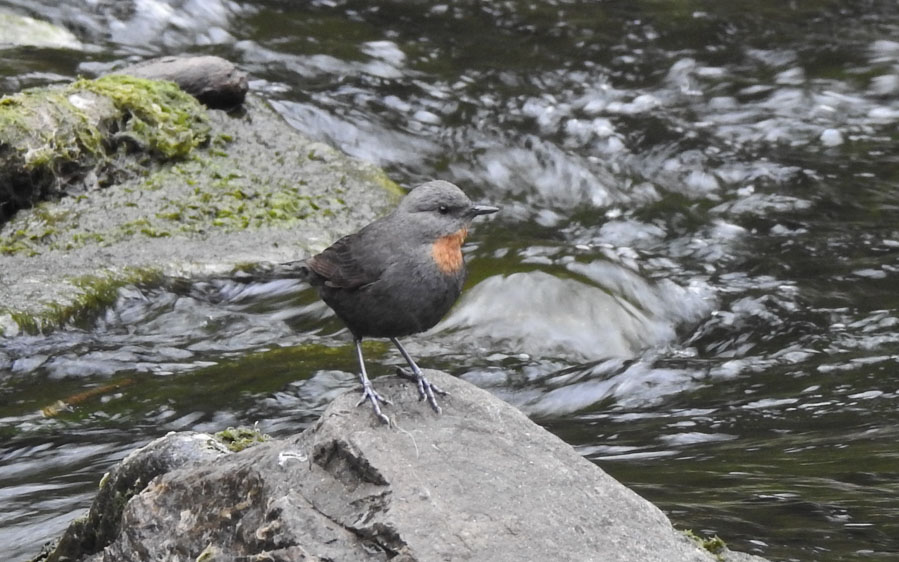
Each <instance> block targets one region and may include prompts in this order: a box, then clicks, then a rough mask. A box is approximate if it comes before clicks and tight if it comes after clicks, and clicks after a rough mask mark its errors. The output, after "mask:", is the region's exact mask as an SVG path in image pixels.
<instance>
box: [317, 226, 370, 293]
mask: <svg viewBox="0 0 899 562" xmlns="http://www.w3.org/2000/svg"><path fill="white" fill-rule="evenodd" d="M358 237H359V234H358V233H356V234H350V235H349V236H344V237H343V238H341V239H340V240H338V241H337V242H335V243H334V244H332V245H331V246H329V247H328V248H326V249H325V250H324V251H322V252H321V253H320V254H316V255H314V256H312V257H311V258H309V259H308V260H306V265H307V266H308V267H309V269H311V270H312V271H314V272H315V273H316V274H318V275H319V276H320V277H322V278H323V281H324V284H325V285H326V286H328V287H335V288H339V289H356V288H358V287H361V286H363V285H368V284H369V283H374V282H375V281H377V280H378V278H380V277H381V273H382V271H383V268H382V267H373V261H374V260H366V256H365V255H357V253H358V250H354V248H358V246H359V245H358V243H357V244H354V242H355V241H357V239H358Z"/></svg>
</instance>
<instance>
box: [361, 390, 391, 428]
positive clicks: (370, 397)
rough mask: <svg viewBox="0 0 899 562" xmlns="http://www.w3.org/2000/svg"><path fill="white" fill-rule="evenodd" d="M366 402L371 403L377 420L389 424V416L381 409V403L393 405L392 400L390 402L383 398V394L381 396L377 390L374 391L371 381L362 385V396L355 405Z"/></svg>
mask: <svg viewBox="0 0 899 562" xmlns="http://www.w3.org/2000/svg"><path fill="white" fill-rule="evenodd" d="M366 402H370V403H371V407H372V409H373V410H374V411H375V415H376V416H377V417H378V419H379V420H381V421H382V422H384V423H386V424H387V425H390V418H388V417H387V416H386V415H385V414H384V413H383V412H382V411H381V404H387V405H388V406H393V402H391V401H390V400H388V399H386V398H384V397H383V396H381V395H380V394H378V393H377V391H375V389H374V388H372V386H371V383H368V384H363V385H362V398H361V399H359V402H357V403H356V407H357V408H358V407H359V406H361V405H362V404H365V403H366Z"/></svg>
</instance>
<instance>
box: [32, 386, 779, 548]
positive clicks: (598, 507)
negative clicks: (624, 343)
mask: <svg viewBox="0 0 899 562" xmlns="http://www.w3.org/2000/svg"><path fill="white" fill-rule="evenodd" d="M428 375H429V377H430V378H431V380H432V381H433V382H435V383H436V384H437V385H439V386H440V387H442V388H444V389H445V390H447V391H449V393H450V395H449V396H447V397H445V398H444V399H443V400H442V403H443V406H444V413H443V414H441V415H439V416H438V415H435V414H434V413H433V412H432V411H431V409H430V408H429V407H428V405H427V404H426V403H423V402H420V401H419V400H418V394H417V390H416V389H415V387H414V385H412V384H410V383H408V382H407V381H405V380H403V379H400V378H397V377H384V378H379V379H377V380H376V386H377V387H378V390H379V392H381V393H382V394H384V395H385V396H387V397H389V398H390V399H391V400H392V401H393V403H394V404H393V405H392V406H388V407H387V412H388V414H389V415H390V417H391V420H392V422H393V424H392V427H387V426H385V425H382V424H381V423H380V422H379V421H378V420H377V419H376V418H375V417H374V416H373V415H372V413H371V411H370V409H369V408H368V407H365V406H363V407H359V408H357V407H356V400H357V399H358V396H357V393H355V392H350V393H347V394H344V395H342V396H341V397H339V398H338V399H337V400H335V402H334V403H333V404H332V405H331V406H329V407H328V409H327V410H326V411H325V413H324V414H323V415H322V417H321V419H320V420H319V421H318V422H316V423H315V424H314V425H313V426H312V427H310V428H309V429H308V430H307V431H305V432H303V433H302V434H299V435H295V436H293V437H288V438H286V439H277V440H271V441H267V442H265V443H262V444H259V445H256V446H254V447H252V448H249V449H246V450H243V451H241V452H239V453H222V452H221V451H220V449H219V448H218V446H213V450H212V452H207V453H203V454H198V455H194V456H190V455H185V457H184V458H185V459H186V460H185V463H184V464H183V465H181V466H180V468H174V469H172V470H169V471H167V472H165V473H164V474H161V475H160V476H158V477H156V478H155V479H153V480H152V481H150V482H149V484H147V485H146V487H145V488H143V489H138V488H140V486H130V487H129V486H127V485H125V484H124V483H122V482H121V478H119V479H118V480H116V482H118V484H117V485H118V487H119V488H121V489H131V490H134V493H133V494H132V495H130V496H129V497H130V500H129V501H128V502H127V504H126V505H125V507H124V510H123V511H122V515H121V521H120V524H119V525H118V527H117V529H118V530H117V533H115V536H108V535H109V534H107V536H108V538H109V541H108V544H98V543H94V544H91V545H89V546H90V548H82V549H81V550H79V547H80V546H85V545H80V544H78V543H77V541H72V540H68V541H63V542H61V543H60V549H58V550H57V551H56V552H54V553H52V554H51V555H49V556H42V557H39V558H37V559H36V560H88V561H91V562H100V561H104V562H112V561H120V560H160V561H163V560H166V561H175V560H190V561H193V560H202V561H207V562H208V561H213V560H246V561H250V560H277V561H293V560H405V561H411V560H422V561H436V560H484V561H488V560H489V561H494V560H496V561H505V560H510V561H512V560H514V561H527V560H577V561H584V560H601V561H606V562H615V561H622V562H623V561H634V562H637V561H639V562H652V561H658V562H677V561H695V562H711V561H714V560H745V561H749V560H761V559H760V558H757V557H754V556H750V555H745V554H739V553H734V552H731V551H728V550H726V549H725V550H724V551H723V552H722V553H719V557H717V558H716V555H713V554H711V553H709V552H708V551H706V550H703V549H702V548H700V547H699V546H698V545H697V543H696V542H694V541H693V540H690V539H688V538H687V537H686V536H685V535H684V534H683V533H681V532H679V531H677V530H675V529H674V528H673V527H672V525H671V523H670V522H669V520H668V518H667V517H666V516H665V515H664V514H663V513H662V512H661V511H660V510H659V509H658V508H656V507H655V506H653V505H652V504H651V503H649V502H648V501H646V500H644V499H642V498H641V497H640V496H638V495H637V494H635V493H634V492H632V491H631V490H629V489H628V488H626V487H625V486H623V485H621V484H620V483H618V482H617V481H616V480H614V479H613V478H611V477H610V476H608V475H607V474H606V473H605V472H603V471H602V470H601V469H599V468H598V467H596V466H595V465H593V464H592V463H590V462H589V461H587V460H585V459H584V458H582V457H581V456H580V455H578V454H577V452H576V451H574V449H572V448H571V447H570V446H568V445H566V444H565V443H563V442H562V441H561V440H559V439H558V438H557V437H555V436H553V435H552V434H550V433H549V432H547V431H546V430H544V429H542V428H540V427H539V426H537V425H536V424H534V423H533V422H531V421H530V420H529V419H528V418H527V417H525V416H524V415H523V414H522V413H520V412H519V411H518V410H516V409H515V408H513V407H512V406H509V405H508V404H506V403H504V402H502V401H500V400H499V399H497V398H495V397H493V396H491V395H490V394H489V393H487V392H485V391H483V390H481V389H478V388H477V387H475V386H473V385H471V384H469V383H467V382H465V381H462V380H459V379H456V378H453V377H451V376H448V375H446V374H443V373H439V372H434V371H431V372H429V374H428ZM179 435H182V434H169V435H168V436H166V437H164V438H162V440H157V441H156V442H154V443H151V444H150V445H148V447H147V448H152V449H154V450H158V451H165V450H168V449H169V448H175V449H176V450H178V449H179V448H180V447H182V446H183V444H184V443H185V442H191V443H194V444H195V446H197V447H199V448H201V449H203V450H208V449H209V447H210V445H209V440H211V439H212V437H211V436H207V437H208V438H207V439H204V438H199V437H197V435H198V434H190V435H188V436H187V437H179ZM166 442H171V443H172V445H171V447H167V446H165V445H164V443H166ZM204 455H205V456H206V457H208V458H206V457H204ZM163 456H164V457H165V458H168V457H170V456H171V455H170V454H164V455H163ZM135 459H138V460H140V459H144V460H143V461H142V462H144V463H151V462H152V461H151V460H150V459H152V455H140V454H132V455H131V456H129V458H128V459H126V460H125V461H124V462H125V463H126V464H127V463H128V462H129V460H132V461H133V460H135ZM163 464H165V463H163ZM169 464H170V463H169ZM154 466H155V465H154ZM124 473H129V474H142V473H144V472H142V471H140V470H135V469H128V470H125V469H122V467H121V466H120V467H119V468H117V469H116V470H115V471H113V474H115V475H120V474H124ZM151 473H152V471H151ZM109 480H112V478H111V477H110V478H109ZM110 485H111V484H110V483H109V482H106V483H105V484H104V486H110ZM110 496H111V494H108V493H107V494H106V495H105V497H106V498H107V499H106V500H103V499H102V498H104V492H103V491H101V493H100V496H98V500H97V501H98V502H102V501H105V502H106V503H107V504H108V505H109V508H110V509H114V507H115V502H114V501H111V500H109V497H110ZM102 510H103V507H102V505H101V506H98V505H97V504H95V505H94V507H93V508H92V511H91V513H92V514H93V513H95V512H101V511H102ZM90 520H91V519H90V518H88V521H90ZM97 520H99V519H97ZM79 524H80V525H81V527H80V528H79V533H80V534H79V535H78V536H96V533H95V534H91V533H90V532H89V530H86V529H85V528H84V523H83V520H82V522H81V523H79ZM70 535H71V533H67V536H70ZM62 547H65V550H62Z"/></svg>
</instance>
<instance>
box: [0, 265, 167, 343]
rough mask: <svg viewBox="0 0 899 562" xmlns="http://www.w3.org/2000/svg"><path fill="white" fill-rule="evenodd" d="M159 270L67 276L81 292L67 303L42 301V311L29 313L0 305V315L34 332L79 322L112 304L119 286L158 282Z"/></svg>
mask: <svg viewBox="0 0 899 562" xmlns="http://www.w3.org/2000/svg"><path fill="white" fill-rule="evenodd" d="M161 278H162V274H161V273H160V272H159V271H158V270H155V269H150V268H127V269H126V270H125V271H124V272H122V273H119V274H116V275H115V276H113V275H112V274H107V276H83V277H75V278H70V279H67V282H68V283H70V284H71V285H74V286H76V287H78V289H79V290H80V293H79V295H78V296H77V297H75V298H74V299H72V300H71V301H70V302H68V303H66V304H64V305H63V304H58V303H56V302H46V303H44V307H43V312H42V313H40V314H39V315H29V314H27V313H24V312H21V311H18V310H9V309H5V308H3V307H0V316H3V315H5V314H6V315H9V317H10V318H12V320H13V321H14V322H15V323H16V325H17V326H18V328H19V330H21V331H23V332H26V333H31V334H36V333H40V332H48V331H50V330H53V329H56V328H58V327H60V326H62V325H64V324H76V325H77V324H82V323H84V322H86V321H89V320H91V319H92V318H93V317H94V316H95V315H96V314H97V313H98V311H100V310H102V309H103V308H105V307H107V306H109V305H111V304H113V303H114V302H115V300H116V298H117V296H118V290H119V289H120V288H121V287H124V286H126V285H134V284H146V283H154V282H159V280H160V279H161Z"/></svg>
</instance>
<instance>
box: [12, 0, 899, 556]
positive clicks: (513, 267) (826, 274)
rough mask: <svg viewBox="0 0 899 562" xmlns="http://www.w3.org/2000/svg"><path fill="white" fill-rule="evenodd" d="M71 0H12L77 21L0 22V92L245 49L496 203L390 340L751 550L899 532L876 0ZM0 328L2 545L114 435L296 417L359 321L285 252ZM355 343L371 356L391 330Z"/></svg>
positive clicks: (353, 137)
mask: <svg viewBox="0 0 899 562" xmlns="http://www.w3.org/2000/svg"><path fill="white" fill-rule="evenodd" d="M59 4H60V3H57V2H51V1H50V0H46V1H43V2H42V1H38V0H2V1H0V7H2V8H3V9H7V10H12V11H16V12H18V13H28V14H31V15H34V16H40V17H41V18H42V19H46V20H49V21H53V22H55V23H57V24H62V25H64V26H66V27H67V28H68V29H70V30H71V31H72V32H73V33H74V34H75V36H76V37H77V38H78V40H80V41H81V42H82V44H83V46H84V49H83V50H82V51H80V52H78V51H75V52H73V51H64V50H54V49H40V48H38V49H35V48H19V49H7V50H5V51H3V53H4V57H3V60H0V69H2V72H0V74H2V75H0V92H2V93H8V92H12V91H16V90H18V89H20V88H24V87H29V86H34V85H39V84H45V83H48V82H55V81H67V80H70V79H72V78H73V77H75V76H77V75H79V74H81V75H94V74H97V73H100V72H104V71H106V70H108V69H110V68H114V67H115V66H116V65H119V64H121V63H122V61H124V60H126V59H129V58H138V57H139V58H145V57H151V56H158V55H164V54H174V53H181V52H193V53H198V52H202V53H213V54H218V55H221V56H224V57H226V58H228V59H230V60H232V61H234V62H236V63H237V64H238V65H240V66H241V67H242V68H244V69H245V70H247V71H248V72H249V73H250V74H251V75H252V77H253V80H252V82H251V88H252V90H253V91H254V92H255V93H256V94H258V95H260V96H262V97H265V98H266V99H268V100H270V101H271V103H272V104H273V106H274V107H275V108H276V110H277V111H278V112H279V113H281V114H282V115H283V116H284V117H285V119H287V120H288V122H290V123H291V124H292V125H294V126H295V127H296V128H297V129H299V130H301V131H302V132H304V133H305V134H307V135H310V136H312V137H315V138H318V139H321V140H325V141H327V142H329V143H331V144H333V145H335V146H337V147H339V148H340V149H341V150H343V151H345V152H347V153H349V154H351V155H353V156H357V157H359V158H363V159H366V160H370V161H373V162H375V163H377V164H379V165H381V166H383V167H384V168H385V169H386V170H387V171H388V173H389V174H390V175H391V177H393V178H394V179H395V180H397V181H398V182H399V183H401V184H403V185H405V186H412V185H415V184H416V183H418V182H420V181H423V180H425V179H430V178H443V179H447V180H450V181H453V182H456V183H458V184H459V185H461V186H462V187H463V188H464V189H465V190H466V191H467V192H469V193H470V194H471V195H472V196H473V197H474V198H477V199H481V200H483V201H489V202H492V203H496V204H499V205H501V206H502V207H503V211H502V213H500V214H498V215H496V216H495V218H493V219H492V220H489V221H484V222H480V223H479V224H477V225H476V228H475V230H474V232H473V235H472V237H471V244H470V245H469V247H468V260H469V263H470V270H471V274H470V279H469V283H468V287H467V292H466V294H465V295H464V296H463V299H462V300H461V301H460V303H459V304H458V305H457V307H456V308H455V309H454V310H453V311H452V312H451V313H450V315H449V316H448V317H447V318H446V319H445V321H444V322H443V323H442V324H441V325H439V326H438V327H437V328H436V329H435V330H434V331H433V332H432V333H430V334H428V335H427V336H422V337H417V338H412V339H410V340H409V344H408V348H409V350H410V352H411V353H412V354H413V355H415V356H416V357H419V358H420V363H421V364H422V365H424V366H426V367H434V368H441V369H444V370H447V371H449V372H451V373H453V374H455V375H457V376H460V377H462V378H464V379H466V380H468V381H470V382H473V383H475V384H477V385H479V386H481V387H484V388H487V389H489V390H490V391H491V392H493V393H495V394H496V395H498V396H499V397H501V398H503V399H504V400H506V401H508V402H510V403H512V404H514V405H516V406H517V407H519V408H521V409H522V410H523V411H524V412H526V413H527V414H528V415H530V416H531V417H532V418H533V419H534V420H535V421H537V422H538V423H540V424H541V425H543V426H545V427H546V428H548V429H549V430H550V431H552V432H554V433H555V434H557V435H558V436H560V437H561V438H562V439H564V440H565V441H567V442H568V443H571V444H572V445H573V446H575V447H576V448H577V449H578V450H579V451H580V452H581V453H582V454H583V455H584V456H585V457H587V458H588V459H590V460H592V461H594V462H596V463H597V464H599V465H600V466H601V467H602V468H604V469H605V470H606V471H608V472H609V473H611V474H612V475H613V476H615V477H616V478H618V479H619V480H620V481H622V482H623V483H625V484H627V485H628V486H630V487H632V488H633V489H635V490H636V491H638V492H639V493H640V494H642V495H643V496H644V497H646V498H648V499H650V500H652V501H653V502H655V503H656V504H657V505H659V506H660V507H661V508H662V509H663V510H664V511H665V512H666V513H667V514H668V515H669V516H670V517H671V519H672V520H673V521H674V523H675V524H676V525H677V526H679V527H680V528H691V529H693V530H694V531H695V532H697V533H700V534H705V535H714V534H718V535H720V536H721V537H723V538H724V539H725V540H726V541H727V542H728V544H729V545H730V546H731V547H732V548H734V549H737V550H744V551H749V552H754V553H758V554H761V555H763V556H766V557H768V558H770V559H772V560H856V559H872V560H887V559H899V446H897V441H899V375H897V373H899V313H897V310H899V173H897V171H899V167H897V164H899V143H897V132H896V131H897V129H896V124H897V121H899V33H897V31H899V6H897V4H896V3H892V2H877V1H861V2H837V1H823V2H774V1H771V0H755V1H753V2H748V1H745V0H734V1H730V2H714V1H699V0H694V1H690V0H685V1H659V0H640V1H634V2H624V1H607V2H585V1H563V0H558V1H555V2H548V1H536V2H523V1H508V2H463V1H458V2H390V1H386V0H378V1H374V2H356V1H341V0H319V1H312V2H303V3H299V2H287V1H281V2H278V1H268V2H263V1H256V2H244V3H237V2H228V1H223V0H208V1H203V2H197V1H192V0H183V1H180V2H178V1H173V2H170V3H166V2H160V1H158V0H135V2H134V3H133V4H131V3H112V2H87V3H71V4H66V5H59ZM0 259H2V257H0ZM0 343H2V347H0V502H2V505H3V510H2V513H0V547H2V550H3V551H5V552H6V553H7V556H6V559H10V560H20V559H25V558H27V557H28V556H29V555H33V554H34V553H35V552H36V551H37V550H38V549H39V548H40V545H41V544H42V543H43V542H45V541H47V540H49V539H50V538H51V537H53V536H55V535H57V534H58V533H59V532H60V531H61V530H62V529H63V528H64V527H65V526H66V525H67V524H68V522H69V521H70V520H71V519H72V518H74V517H75V516H77V515H79V514H80V513H81V512H82V511H83V510H84V509H86V507H87V506H88V505H89V502H90V498H91V497H92V495H93V493H94V491H95V490H96V486H97V482H98V480H99V477H100V475H102V473H103V472H104V471H106V470H107V469H108V468H109V467H110V466H111V465H113V464H114V463H115V462H116V461H117V460H119V459H121V458H122V457H123V456H124V455H125V454H126V453H127V452H128V451H130V450H131V449H133V448H134V447H136V446H139V445H142V444H144V443H146V442H147V441H149V440H150V439H152V438H154V437H157V436H159V435H162V434H164V433H165V432H168V431H170V430H185V429H194V430H208V431H215V430H218V429H221V428H223V427H226V426H229V425H236V424H253V423H258V424H259V426H260V428H262V429H263V430H264V431H266V432H268V433H270V434H272V435H285V434H288V433H290V432H294V431H297V430H299V429H302V428H303V427H305V426H306V425H308V424H309V423H310V422H311V421H312V420H314V419H315V417H316V416H317V415H318V414H319V413H320V412H321V411H322V409H323V408H324V407H325V405H327V403H328V402H329V401H330V400H331V399H332V398H333V396H335V395H336V394H337V393H339V392H342V391H344V390H345V389H347V388H352V387H354V386H355V375H354V374H353V373H354V370H355V364H354V359H353V358H354V355H353V353H352V349H351V342H350V338H349V336H348V334H347V333H346V331H345V330H343V329H342V327H341V326H340V324H339V323H338V322H337V321H336V320H334V318H333V317H332V316H331V315H330V313H329V312H328V310H327V308H326V307H324V306H323V305H322V304H321V303H319V302H318V301H317V300H316V298H315V295H314V294H313V293H312V291H310V290H309V289H308V287H304V286H302V285H299V284H296V283H293V282H291V281H277V282H271V283H266V284H249V285H247V284H241V283H234V282H229V281H208V280H205V281H204V280H172V281H171V282H167V283H165V284H163V285H162V286H154V287H131V288H128V289H125V290H122V291H121V292H120V295H119V299H118V302H117V303H116V304H115V306H113V307H110V308H109V309H107V310H102V311H98V314H97V318H96V320H95V321H93V322H90V323H88V324H86V325H80V326H72V327H69V328H67V329H65V330H60V331H58V332H56V333H54V334H50V335H46V336H28V337H17V338H12V339H6V340H3V341H2V342H0ZM366 353H367V355H368V357H369V361H370V363H371V365H370V372H371V373H372V374H375V375H377V374H383V373H386V372H389V371H392V366H393V365H397V364H400V362H401V358H400V357H399V356H398V355H397V354H396V353H395V352H393V351H392V350H391V349H390V348H389V346H387V345H386V344H384V343H383V342H370V343H367V344H366ZM57 401H65V402H66V404H67V407H65V408H63V407H62V406H61V405H60V404H59V403H58V402H57Z"/></svg>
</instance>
